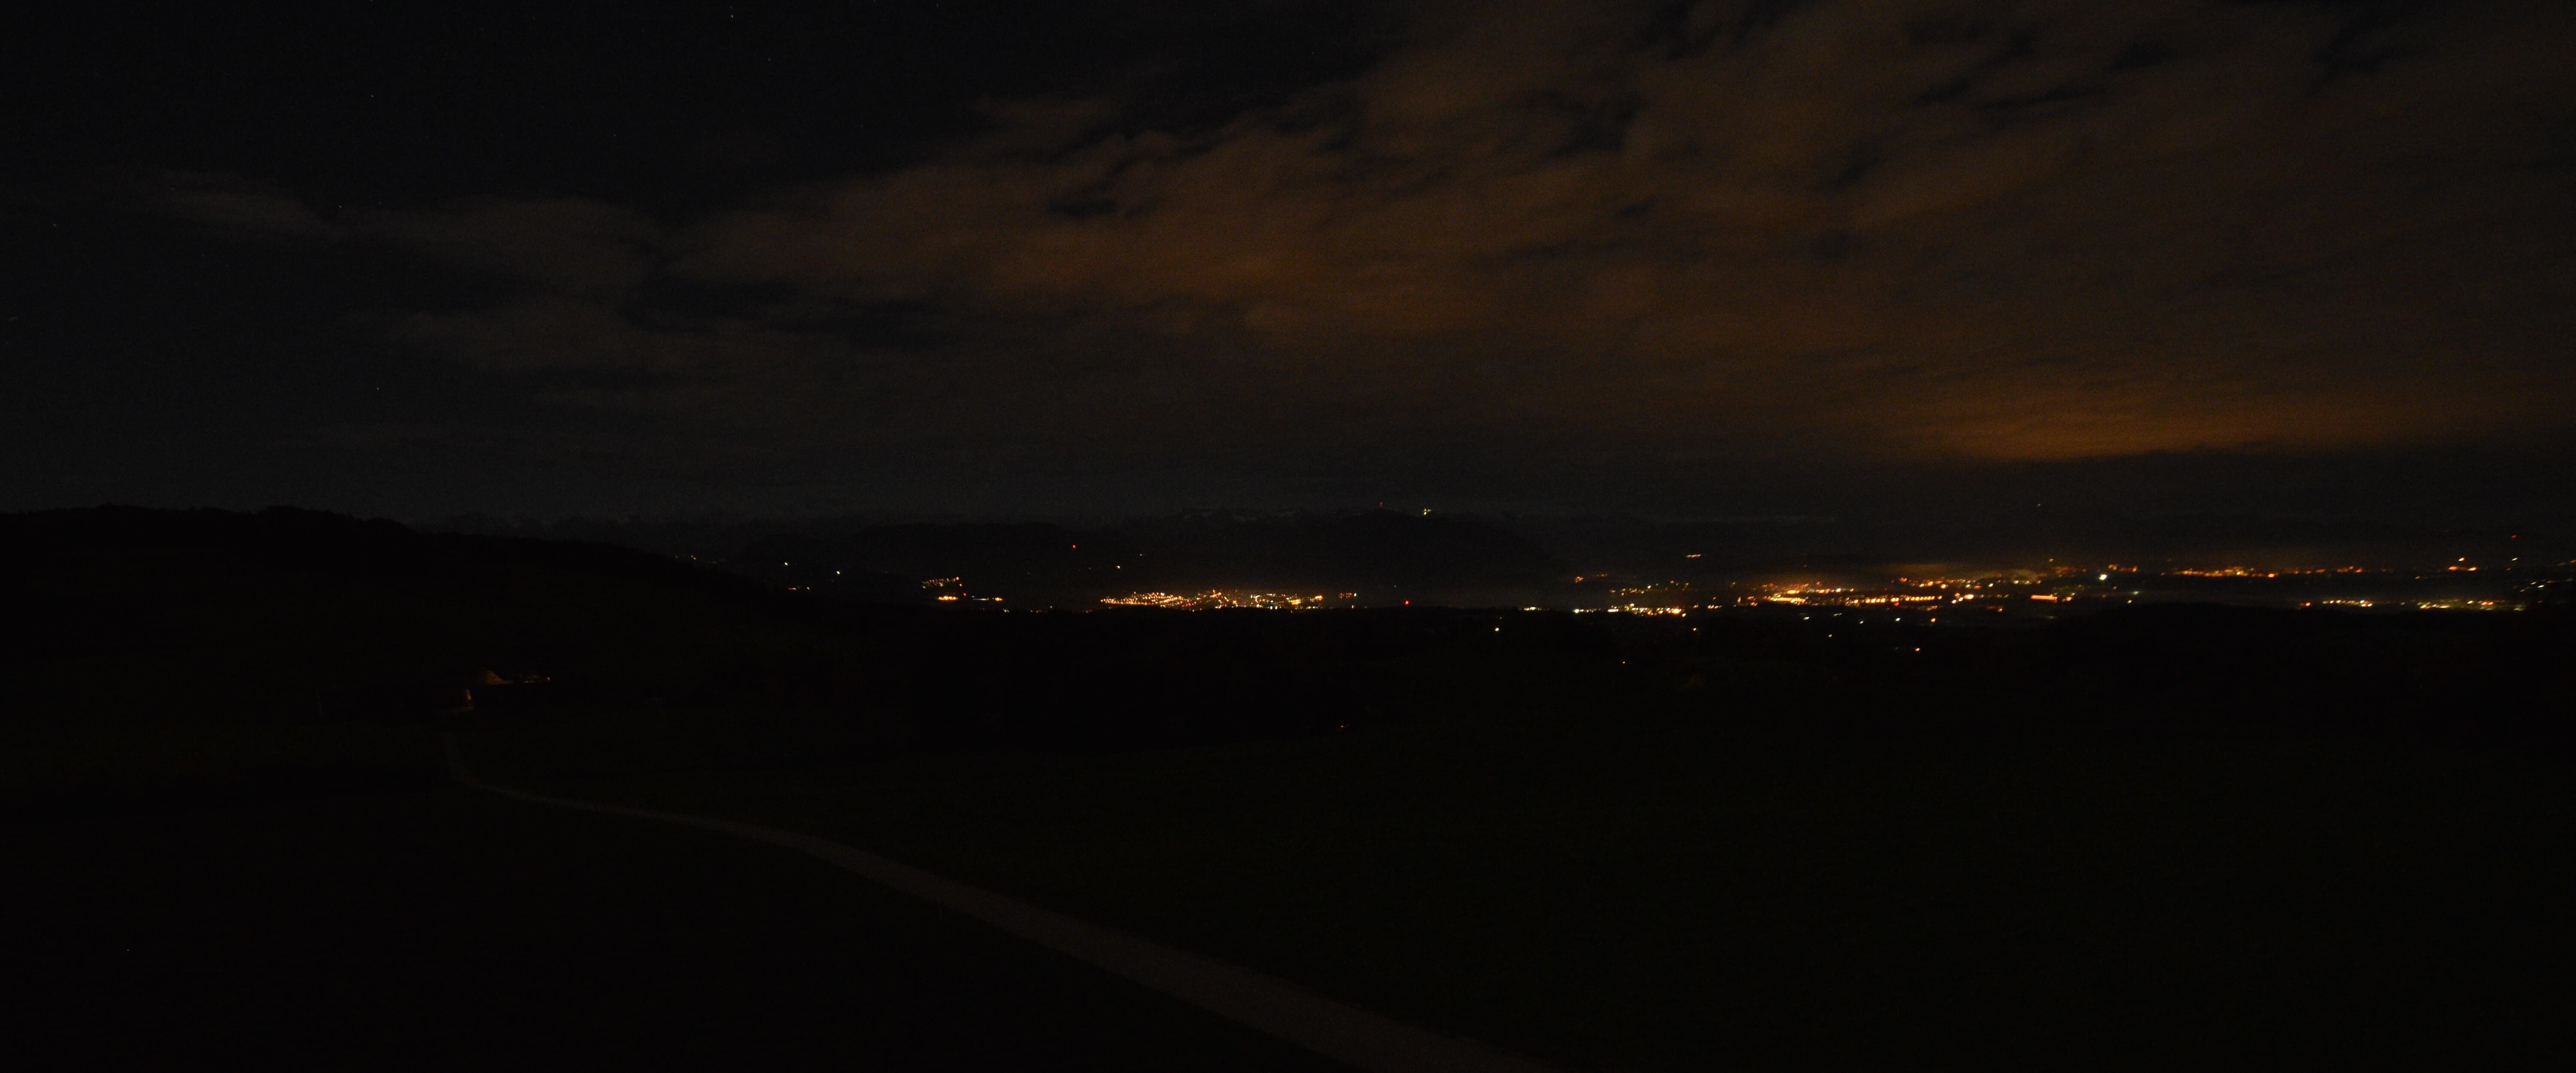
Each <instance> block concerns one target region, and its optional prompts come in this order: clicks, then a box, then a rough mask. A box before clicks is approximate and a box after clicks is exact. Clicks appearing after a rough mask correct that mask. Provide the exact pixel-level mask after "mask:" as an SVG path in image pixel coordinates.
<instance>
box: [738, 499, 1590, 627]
mask: <svg viewBox="0 0 2576 1073" xmlns="http://www.w3.org/2000/svg"><path fill="white" fill-rule="evenodd" d="M722 561H723V563H724V564H725V565H726V566H727V567H729V568H731V569H734V570H738V571H740V572H741V573H743V574H745V575H747V576H750V577H756V578H760V579H762V580H765V581H769V582H772V583H775V584H778V585H782V586H788V587H793V588H795V589H798V590H800V591H810V592H815V593H819V594H824V595H831V596H840V597H846V598H851V599H858V600H871V601H885V602H897V603H921V602H925V601H928V600H930V599H932V598H933V597H932V596H930V595H928V594H927V591H926V590H925V589H924V588H923V584H922V583H923V582H925V581H930V580H932V579H944V578H955V579H958V583H957V585H958V588H957V589H955V590H954V591H961V592H964V593H969V594H972V595H973V596H975V597H985V598H990V597H996V596H998V597H1002V598H1003V599H1004V601H1005V602H1013V603H1019V604H1023V605H1029V606H1043V605H1049V604H1053V605H1059V606H1090V605H1092V604H1094V603H1096V602H1098V601H1099V600H1100V599H1101V598H1103V597H1108V596H1118V595H1124V594H1127V593H1132V592H1137V591H1142V590H1165V591H1201V590H1207V589H1271V590H1282V591H1300V592H1304V591H1312V592H1329V593H1343V592H1357V593H1359V594H1360V596H1359V602H1360V603H1363V604H1381V605H1383V604H1397V603H1401V602H1403V601H1404V600H1408V599H1411V600H1417V601H1421V602H1425V603H1431V602H1444V603H1454V604H1488V605H1490V604H1497V603H1508V602H1513V601H1512V600H1511V599H1510V597H1513V596H1517V595H1521V594H1526V593H1528V592H1530V591H1532V590H1535V589H1540V588H1544V587H1547V586H1551V585H1555V584H1558V583H1560V582H1561V581H1562V580H1563V576H1564V575H1565V574H1566V572H1567V571H1566V567H1565V565H1564V564H1563V563H1562V562H1560V561H1559V560H1557V559H1556V558H1555V557H1554V556H1552V555H1550V554H1549V553H1548V552H1547V551H1546V550H1545V549H1543V548H1540V547H1539V546H1538V545H1536V544H1533V543H1531V542H1530V541H1528V540H1526V539H1524V538H1522V537H1520V536H1519V535H1517V534H1515V533H1513V532H1511V531H1510V530H1508V529H1504V528H1502V527H1500V526H1497V525H1494V524H1492V523H1490V522H1487V521H1484V520H1481V519H1477V518H1472V517H1465V516H1454V515H1421V514H1406V513H1400V512H1395V511H1355V512H1344V513H1309V512H1282V513H1269V514H1254V513H1238V512H1231V511H1198V512H1191V513H1187V514H1180V515H1174V516H1168V517H1158V518H1142V519H1133V520H1129V521H1126V522H1121V523H1118V524H1116V525H1112V526H1105V527H1100V528H1095V529H1073V528H1068V527H1065V526H1059V525H1050V524H1042V523H1020V524H999V523H988V524H905V525H882V526H867V527H862V528H858V529H855V530H852V531H849V532H844V533H837V534H828V535H821V534H813V533H806V532H786V533H779V534H775V535H772V536H769V537H765V538H762V539H760V540H757V541H755V542H753V543H751V544H749V545H747V546H745V547H743V548H741V549H739V550H736V551H733V552H730V553H726V554H725V555H724V556H723V557H722ZM941 591H942V592H951V590H949V589H942V590H941ZM952 594H953V593H952Z"/></svg>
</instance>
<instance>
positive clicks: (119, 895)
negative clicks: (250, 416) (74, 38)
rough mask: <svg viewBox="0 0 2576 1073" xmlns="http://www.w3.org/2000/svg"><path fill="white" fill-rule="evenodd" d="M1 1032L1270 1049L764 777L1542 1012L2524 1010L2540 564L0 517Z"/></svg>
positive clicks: (816, 1060) (1346, 973)
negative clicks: (796, 846)
mask: <svg viewBox="0 0 2576 1073" xmlns="http://www.w3.org/2000/svg"><path fill="white" fill-rule="evenodd" d="M0 551H5V552H7V553H8V554H6V555H0V564H5V568H0V597H4V598H6V600H7V601H8V606H9V608H10V609H11V610H12V611H13V612H14V615H13V617H11V618H9V619H8V620H7V622H6V625H7V637H6V638H0V640H6V641H7V642H8V643H7V644H5V645H0V681H5V684H6V685H7V687H8V688H9V689H10V690H11V692H10V694H9V701H10V703H9V704H8V705H7V706H5V707H0V854H5V858H0V859H5V860H7V861H8V863H9V873H8V874H9V876H10V882H9V884H8V886H7V893H6V898H7V901H8V904H7V905H6V906H0V909H5V910H6V912H7V916H6V917H5V918H0V919H5V920H6V921H8V924H7V926H6V927H5V929H0V933H5V934H0V942H5V943H6V950H5V953H0V959H5V964H6V965H7V967H8V970H9V971H8V973H7V978H8V980H9V984H10V986H11V988H12V990H13V992H14V995H13V1001H11V1002H10V1003H8V1004H6V1005H5V1006H0V1010H5V1013H0V1016H5V1017H7V1018H8V1019H9V1024H8V1026H7V1032H6V1036H7V1038H8V1039H9V1040H10V1042H11V1044H12V1045H13V1046H14V1047H16V1048H17V1049H18V1050H20V1051H23V1052H26V1053H32V1054H35V1055H37V1056H38V1057H39V1058H40V1059H41V1061H38V1062H36V1063H35V1065H36V1066H39V1067H54V1066H64V1065H91V1066H97V1067H113V1068H134V1067H153V1066H196V1065H208V1064H246V1063H250V1062H259V1063H263V1064H268V1065H280V1064H286V1065H305V1066H330V1067H348V1066H368V1067H374V1066H384V1065H401V1064H406V1063H408V1064H414V1065H424V1066H442V1067H452V1066H459V1065H474V1066H485V1065H524V1066H536V1065H544V1066H598V1067H630V1066H638V1065H656V1064H659V1065H669V1066H677V1067H709V1066H739V1067H745V1068H754V1067H770V1066H783V1065H794V1064H800V1063H807V1062H810V1063H811V1064H816V1065H823V1064H831V1065H836V1066H844V1067H846V1066H849V1065H854V1064H855V1065H861V1066H872V1067H875V1068H887V1069H940V1068H955V1069H995V1068H998V1069H1057V1068H1102V1069H1130V1068H1135V1069H1145V1068H1169V1069H1246V1068H1270V1067H1283V1066H1284V1067H1295V1066H1297V1065H1299V1064H1300V1063H1305V1062H1308V1061H1309V1059H1307V1058H1306V1057H1305V1056H1304V1055H1302V1054H1301V1053H1299V1052H1294V1051H1291V1050H1289V1049H1287V1047H1286V1045H1284V1044H1277V1043H1274V1042H1271V1041H1268V1040H1266V1039H1263V1038H1256V1037H1253V1036H1250V1035H1248V1034H1246V1033H1243V1032H1239V1031H1237V1030H1235V1029H1233V1028H1230V1027H1227V1026H1225V1025H1224V1024H1222V1023H1220V1022H1218V1021H1216V1020H1215V1019H1213V1018H1211V1017H1209V1016H1207V1015H1204V1014H1202V1013H1199V1012H1196V1011H1195V1010H1193V1009H1192V1008H1190V1007H1187V1006H1184V1005H1182V1004H1180V1003H1178V1002H1176V1001H1173V1000H1169V999H1166V998H1162V997H1158V996H1155V995H1152V994H1149V993H1147V992H1144V991H1142V990H1140V989H1138V988H1135V987H1131V986H1129V985H1127V984H1123V983H1119V982H1116V981H1114V980H1113V979H1111V978H1110V977H1107V976H1105V975H1103V974H1101V973H1098V972H1095V971H1093V970H1091V969H1088V968H1085V967H1082V966H1080V965H1078V964H1076V963H1074V962H1071V961H1069V960H1066V959H1063V958H1060V957H1058V956H1056V955H1053V954H1049V953H1046V952H1044V951H1042V950H1040V949H1038V948H1036V947H1034V946H1030V945H1027V944H1024V943H1021V942H1020V941H1019V940H1015V939H1009V938H1006V937H1003V936H1002V935H1000V934H998V933H996V932H993V931H990V930H988V929H986V928H984V927H983V926H981V925H970V924H968V923H965V922H962V921H959V920H953V919H950V918H947V917H944V916H942V915H940V914H938V913H935V912H931V911H929V910H927V909H924V908H921V907H919V906H917V905H915V904H913V903H910V902H907V901H905V900H903V899H901V898H898V897H896V896H894V895H891V894H888V893H885V892H883V891H880V890H877V889H876V888H872V887H869V886H866V885H865V884H863V883H861V882H860V881H858V880H856V879H853V878H850V877H847V876H844V875H842V874H840V873H836V872H831V871H829V870H827V869H826V868H824V867H823V866H821V865H819V864H816V863H814V862H811V861H808V860H805V859H802V858H798V857H794V856H792V855H789V854H787V853H784V852H782V851H779V850H776V849H772V848H768V847H763V846H759V845H753V844H748V843H737V842H733V841H727V840H725V839H723V838H720V837H716V836H711V835H707V834H703V833H698V832H693V831H687V830H677V829H665V828H663V827H659V826H656V825H653V824H649V823H644V822H640V821H634V820H626V819H617V818H609V817H597V816H586V815H570V814H565V813H562V812H559V811H554V810H548V809H543V808H537V807H532V806H528V805H523V804H519V803H514V802H508V801H502V800H498V799H493V798H490V797H488V796H485V795H477V794H473V793H470V792H467V791H465V790H461V789H457V788H454V787H452V786H450V785H449V784H448V781H447V774H446V770H445V767H444V764H443V761H442V759H441V756H440V752H439V749H438V742H439V736H440V735H441V734H454V735H456V736H457V737H458V738H459V739H460V740H461V742H462V743H463V745H464V747H465V751H466V752H467V754H468V755H469V756H470V757H471V759H472V761H473V764H474V766H475V767H476V769H477V770H478V771H479V772H480V773H481V774H482V775H483V776H484V777H485V778H487V779H490V780H492V781H494V782H497V783H500V784H503V785H510V786H517V787H521V788H525V789H531V790H541V791H548V792H553V793H558V794H561V795H564V796H569V797H579V798H590V799H596V800H603V801H616V802H627V803H640V804H646V805H651V806H655V807H659V808H665V809H670V810H675V811H682V812H696V813H703V814H708V815H716V816H723V817H728V818H735V819H744V820H750V821H753V822H759V823H766V824H771V825H775V826H781V827H787V828H791V829H797V830H804V831H811V832H817V833H821V834H824V835H826V836H828V837H831V838H835V839H839V840H843V841H846V842H849V843H851V844H854V845H857V846H860V847H862V848H866V849H871V850H875V851H878V852H882V853H884V854H886V855H888V856H890V857H893V858H895V859H898V860H902V861H906V862H909V863H912V864H916V865H919V866H922V867H925V868H928V869H931V870H933V871H936V872H940V873H944V874H947V875H949V876H951V877H953V878H957V879H961V880H965V881H968V882H973V883H979V884H982V885H985V886H988V887H992V888H995V889H998V890H1001V891H1004V892H1008V893H1013V894H1017V895H1020V896H1022V897H1024V898H1026V899H1027V900H1029V901H1032V902H1035V903H1037V904H1039V905H1042V906H1046V907H1049V908H1053V909H1057V910H1060V911H1063V912H1067V913H1071V914H1074V915H1077V916H1081V917H1086V918H1089V919H1092V920H1095V921H1098V922H1100V923H1104V924H1108V925H1111V926H1115V927H1119V928H1124V929H1127V930H1130V931H1133V932H1136V933H1139V934H1141V935H1144V936H1146V937H1149V938H1154V939H1159V940H1162V941H1165V942H1167V943H1170V944H1173V945H1177V946H1180V947H1182V948H1185V949H1188V950H1192V951H1197V952H1200V953H1204V954H1208V955H1212V956H1215V957H1219V958H1224V959H1228V960H1232V961H1235V962H1238V963H1240V964H1242V965H1245V966H1248V967H1250V968H1253V969H1257V970H1261V971H1264V972H1268V973H1271V974H1274V975H1277V976H1281V977H1284V978H1287V979H1289V980H1291V981H1295V982H1298V983H1302V984H1304V985H1306V986H1308V987H1311V988H1313V989H1315V990H1317V991H1320V992H1322V993H1323V994H1325V995H1328V996H1330V997H1333V998H1336V999H1340V1000H1343V1001H1345V1002H1348V1003H1351V1004H1353V1005H1357V1006H1360V1007H1363V1008H1366V1009H1369V1010H1373V1011H1377V1012H1380V1013H1385V1014H1389V1015H1393V1016H1396V1017H1399V1018H1404V1019H1409V1020H1413V1021H1416V1022H1418V1023H1420V1024H1423V1025H1425V1026H1428V1027H1432V1028H1435V1029H1440V1030H1445V1031H1449V1032H1455V1033H1460V1034H1464V1035H1468V1036H1472V1037H1475V1038H1478V1039H1482V1040H1486V1041H1489V1042H1492V1043H1496V1044H1501V1045H1504V1046H1507V1047H1510V1048H1512V1049H1516V1050H1520V1051H1523V1052H1526V1053H1528V1054H1531V1055H1534V1056H1537V1057H1540V1058H1544V1059H1547V1060H1550V1061H1553V1062H1557V1063H1560V1064H1562V1065H1564V1066H1566V1067H1568V1068H1574V1069H1641V1070H1685V1069H1689V1070H1696V1069H1704V1068H1755V1069H1763V1068H1773V1069H1824V1068H1849V1067H1861V1068H1915V1067H1927V1066H1964V1067H1979V1068H2004V1067H2010V1068H2052V1069H2053V1068H2064V1067H2082V1068H2101V1067H2123V1066H2125V1067H2132V1068H2173V1067H2181V1066H2190V1067H2224V1068H2266V1067H2272V1066H2279V1065H2285V1064H2293V1063H2301V1064H2318V1063H2332V1064H2336V1065H2341V1066H2383V1067H2405V1068H2415V1067H2423V1066H2431V1065H2467V1066H2478V1067H2516V1066H2520V1067H2554V1066H2563V1065H2566V1064H2569V1062H2570V1061H2571V1060H2576V1034H2571V1032H2570V1030H2569V1028H2568V1027H2567V1026H2569V1025H2571V1024H2576V986H2571V984H2570V982H2569V977H2568V976H2567V974H2566V973H2565V971H2564V966H2565V965H2566V964H2568V963H2569V958H2570V955H2571V954H2576V942H2571V940H2576V924H2571V922H2570V918H2569V917H2568V915H2567V913H2566V911H2565V907H2566V906H2568V905H2576V854H2571V851H2570V848H2569V847H2570V846H2576V779H2571V774H2576V772H2571V766H2576V750H2571V748H2570V745H2571V741H2576V734H2571V729H2576V712H2571V710H2570V701H2571V698H2576V616H2571V615H2570V613H2569V612H2568V610H2567V609H2566V608H2565V607H2563V606H2556V605H2542V606H2538V607H2536V608H2535V609H2533V610H2531V611H2528V612H2518V613H2512V614H2492V615H2443V614H2431V613H2425V614H2413V613H2410V614H2347V613H2340V612H2329V611H2316V612H2306V611H2258V610H2251V609H2244V608H2223V607H2140V608H2135V609H2121V610H2112V611H2107V612H2104V613H2101V614H2095V615H2081V616H2078V615H2070V616H2067V617H2064V618H2062V619H2060V620H2055V621H2050V620H2046V619H2040V618H2021V619H2016V620H2015V621H2012V622H2009V623H1993V624H1969V625H1964V626H1963V625H1956V624H1945V625H1940V626H1933V625H1931V624H1929V623H1927V622H1920V621H1906V622H1898V621H1893V620H1875V621H1863V620H1862V619H1861V617H1860V616H1858V615H1856V614H1855V615H1853V616H1851V617H1838V616H1836V615H1834V614H1832V613H1820V614H1816V615H1814V616H1813V617H1801V614H1800V613H1799V612H1794V611H1793V612H1788V613H1785V614H1736V613H1729V612H1713V613H1706V614H1698V613H1695V614H1692V615H1690V616H1687V617H1678V616H1676V617H1659V618H1652V619H1649V618H1644V617H1641V616H1610V615H1583V616H1576V615H1568V614H1561V613H1548V612H1519V611H1498V610H1474V609H1444V608H1429V607H1425V608H1380V609H1352V610H1335V611H1326V612H1315V613H1285V612H1280V613H1272V612H1260V611H1218V612H1203V613H1192V612H1159V611H1151V610H1138V611H1133V612H1103V613H1091V614H1084V613H1069V612H1047V613H1031V612H998V611H990V610H984V611H976V610H967V609H962V608H955V607H949V608H939V607H884V606H869V605H863V604H856V603H847V602H839V601H833V600H823V599H814V598H809V597H804V596H801V595H797V594H792V593H786V592H782V591H779V590H775V589H767V588H763V587H761V586H759V585H757V584H753V583H751V582H747V581H744V580H742V579H740V578H734V577H729V576H727V575H723V574H720V573H716V572H713V571H709V570H706V569H703V568H700V567H696V566H692V565H689V564H686V563H682V562H675V561H672V560H669V559H666V558H661V557H656V556H650V555H645V554H642V553H639V552H633V551H627V550H621V549H615V548H605V547H600V546H585V545H569V544H555V543H548V542H542V541H528V540H511V539H498V538H486V537H449V536H436V535H424V534H419V533H415V532H412V531H410V530H407V529H404V528H402V527H400V526H395V525H392V524H391V523H357V522H353V521H350V520H348V519H338V518H332V517H330V516H326V515H313V514H308V513H302V512H270V513H267V514H262V515H256V516H251V515H226V514H222V513H220V512H193V513H188V514H184V515H182V514H167V513H162V514H156V513H153V512H117V511H102V512H87V513H84V512H70V513H66V514H59V515H43V516H14V517H10V518H0Z"/></svg>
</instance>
